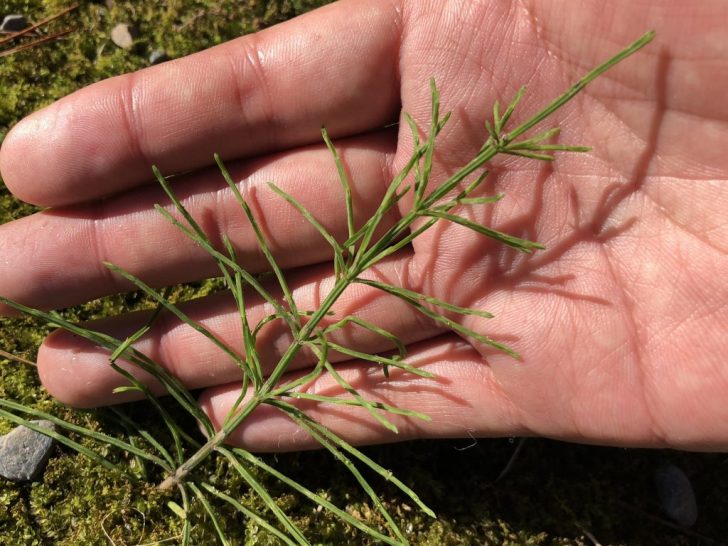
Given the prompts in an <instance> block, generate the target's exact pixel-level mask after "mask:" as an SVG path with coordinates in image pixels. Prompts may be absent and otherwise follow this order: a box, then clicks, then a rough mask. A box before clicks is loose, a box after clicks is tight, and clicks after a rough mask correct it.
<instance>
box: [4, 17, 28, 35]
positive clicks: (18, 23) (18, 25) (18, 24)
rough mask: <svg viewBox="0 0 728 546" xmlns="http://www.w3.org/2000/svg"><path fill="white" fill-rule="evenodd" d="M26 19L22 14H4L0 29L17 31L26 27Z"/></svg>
mask: <svg viewBox="0 0 728 546" xmlns="http://www.w3.org/2000/svg"><path fill="white" fill-rule="evenodd" d="M28 26H29V25H28V21H27V20H26V19H25V17H23V16H22V15H16V14H13V15H6V16H5V18H4V19H3V22H2V24H0V30H1V31H3V32H18V31H20V30H23V29H24V28H27V27H28Z"/></svg>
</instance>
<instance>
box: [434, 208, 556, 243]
mask: <svg viewBox="0 0 728 546" xmlns="http://www.w3.org/2000/svg"><path fill="white" fill-rule="evenodd" d="M423 215H424V216H431V217H433V218H442V219H443V220H447V221H449V222H453V223H455V224H460V225H461V226H465V227H467V228H468V229H471V230H473V231H476V232H478V233H480V234H481V235H485V236H486V237H490V238H491V239H494V240H496V241H498V242H500V243H503V244H504V245H506V246H509V247H511V248H515V249H516V250H518V251H519V252H525V253H529V252H533V250H534V249H544V248H545V247H544V246H543V245H541V244H539V243H535V242H533V241H528V240H526V239H521V238H520V237H514V236H513V235H508V234H507V233H503V232H501V231H497V230H495V229H491V228H489V227H486V226H483V225H480V224H476V223H475V222H472V221H470V220H468V219H467V218H463V217H462V216H457V215H455V214H450V213H447V212H441V211H438V210H430V211H426V212H424V213H423Z"/></svg>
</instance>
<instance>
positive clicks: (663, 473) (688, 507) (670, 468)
mask: <svg viewBox="0 0 728 546" xmlns="http://www.w3.org/2000/svg"><path fill="white" fill-rule="evenodd" d="M655 485H656V486H657V495H658V497H659V498H660V505H661V506H662V510H663V512H665V515H666V516H667V517H669V518H670V519H672V520H673V521H675V522H677V523H679V524H680V525H683V526H685V527H692V526H693V525H695V522H696V521H697V519H698V504H697V502H696V501H695V492H694V491H693V486H692V485H691V484H690V480H689V479H688V477H687V476H686V475H685V473H684V472H683V471H682V470H680V469H679V468H678V467H677V466H675V465H674V464H665V465H663V466H661V467H660V468H658V469H657V470H656V471H655Z"/></svg>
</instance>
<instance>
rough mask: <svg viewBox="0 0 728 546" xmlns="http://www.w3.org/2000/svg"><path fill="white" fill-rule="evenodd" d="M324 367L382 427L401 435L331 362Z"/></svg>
mask: <svg viewBox="0 0 728 546" xmlns="http://www.w3.org/2000/svg"><path fill="white" fill-rule="evenodd" d="M324 367H325V368H326V370H327V371H328V372H329V375H331V377H333V378H334V381H336V382H337V383H338V384H339V386H340V387H341V388H342V389H344V390H345V391H346V392H348V393H349V394H350V395H352V396H353V397H354V400H356V401H357V402H358V403H359V405H360V407H362V408H364V409H365V410H367V411H368V412H369V414H370V415H371V416H372V417H374V419H375V420H376V421H377V422H378V423H379V424H380V425H382V426H383V427H384V428H386V429H387V430H389V431H391V432H394V433H395V434H399V430H397V427H396V426H395V425H394V423H392V422H391V421H390V420H389V419H387V418H386V417H384V415H382V412H381V410H380V409H379V408H377V407H375V406H374V405H373V404H372V403H371V402H369V401H368V400H366V399H365V398H364V397H363V396H361V395H360V394H359V392H358V391H357V390H356V389H355V388H354V387H353V386H352V385H351V383H349V382H348V381H347V380H346V379H344V378H343V377H342V376H341V374H339V372H337V371H336V368H334V367H333V366H332V365H331V363H330V362H326V363H325V364H324Z"/></svg>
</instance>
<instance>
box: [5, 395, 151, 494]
mask: <svg viewBox="0 0 728 546" xmlns="http://www.w3.org/2000/svg"><path fill="white" fill-rule="evenodd" d="M7 402H8V401H7V400H2V403H1V404H0V405H3V406H5V405H6V404H7ZM0 417H3V418H4V419H7V420H8V421H10V422H12V423H15V424H17V425H22V426H24V427H26V428H29V429H31V430H34V431H35V432H39V433H41V434H43V435H45V436H49V437H51V438H53V439H54V440H56V441H57V442H58V443H61V444H63V445H65V446H67V447H70V448H71V449H73V450H74V451H76V452H78V453H80V454H81V455H85V456H86V457H88V458H89V459H91V460H92V461H94V462H95V463H96V464H98V465H101V466H103V467H104V468H106V469H108V470H113V471H114V472H118V473H119V474H122V475H124V476H126V477H127V478H129V479H130V480H132V481H137V477H136V476H134V475H133V474H132V473H130V472H127V471H126V470H124V469H122V468H121V467H120V466H119V465H117V464H114V463H112V462H111V461H109V460H108V459H106V458H105V457H103V456H102V455H99V454H98V453H96V452H95V451H92V450H90V449H88V448H87V447H85V446H83V445H81V444H79V443H78V442H75V441H73V440H71V439H70V438H68V437H67V436H63V435H62V434H60V433H58V432H56V431H54V430H51V429H49V428H45V427H43V426H41V425H38V424H36V423H34V422H32V421H29V420H27V419H23V418H22V417H18V416H17V415H15V414H14V413H10V412H9V411H5V410H4V409H0ZM54 423H56V424H58V423H57V422H56V421H54ZM93 432H94V431H91V430H86V429H84V430H83V433H85V435H86V436H91V433H93ZM126 445H127V446H129V448H130V449H129V451H134V452H135V453H144V452H143V451H141V450H136V449H135V448H134V446H133V445H131V444H126ZM145 455H146V456H149V454H147V453H145ZM163 464H164V463H163Z"/></svg>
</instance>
